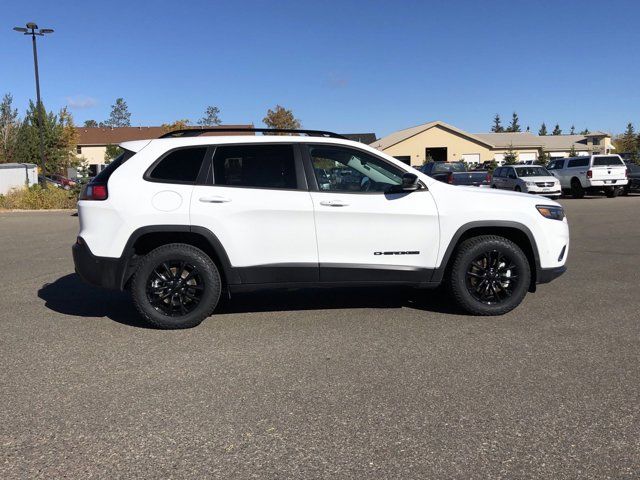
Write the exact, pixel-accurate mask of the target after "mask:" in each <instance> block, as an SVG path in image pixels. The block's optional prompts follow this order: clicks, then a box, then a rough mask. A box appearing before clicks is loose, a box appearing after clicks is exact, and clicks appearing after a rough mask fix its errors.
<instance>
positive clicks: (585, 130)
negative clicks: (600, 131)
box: [580, 128, 591, 135]
mask: <svg viewBox="0 0 640 480" xmlns="http://www.w3.org/2000/svg"><path fill="white" fill-rule="evenodd" d="M590 133H591V132H590V131H589V129H588V128H585V129H584V130H582V131H581V132H580V135H589V134H590Z"/></svg>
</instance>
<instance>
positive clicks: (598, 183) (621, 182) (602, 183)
mask: <svg viewBox="0 0 640 480" xmlns="http://www.w3.org/2000/svg"><path fill="white" fill-rule="evenodd" d="M627 183H629V180H627V179H626V178H624V179H616V180H590V181H589V182H588V184H587V188H589V187H591V188H603V187H623V186H625V185H626V184H627Z"/></svg>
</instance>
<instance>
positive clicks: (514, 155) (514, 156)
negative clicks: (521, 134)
mask: <svg viewBox="0 0 640 480" xmlns="http://www.w3.org/2000/svg"><path fill="white" fill-rule="evenodd" d="M515 163H518V152H516V151H515V150H514V149H513V144H511V145H509V149H508V150H507V151H506V152H504V164H505V165H513V164H515Z"/></svg>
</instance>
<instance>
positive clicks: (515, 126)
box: [507, 112, 522, 132]
mask: <svg viewBox="0 0 640 480" xmlns="http://www.w3.org/2000/svg"><path fill="white" fill-rule="evenodd" d="M518 122H519V119H518V114H517V113H516V112H513V115H512V116H511V123H510V124H509V126H508V127H507V132H521V131H522V130H520V123H518Z"/></svg>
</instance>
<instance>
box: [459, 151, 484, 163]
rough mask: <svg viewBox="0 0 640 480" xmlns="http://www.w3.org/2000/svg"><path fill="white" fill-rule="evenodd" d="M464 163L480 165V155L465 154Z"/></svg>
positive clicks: (463, 155)
mask: <svg viewBox="0 0 640 480" xmlns="http://www.w3.org/2000/svg"><path fill="white" fill-rule="evenodd" d="M462 161H463V162H466V163H480V154H479V153H463V154H462Z"/></svg>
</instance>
